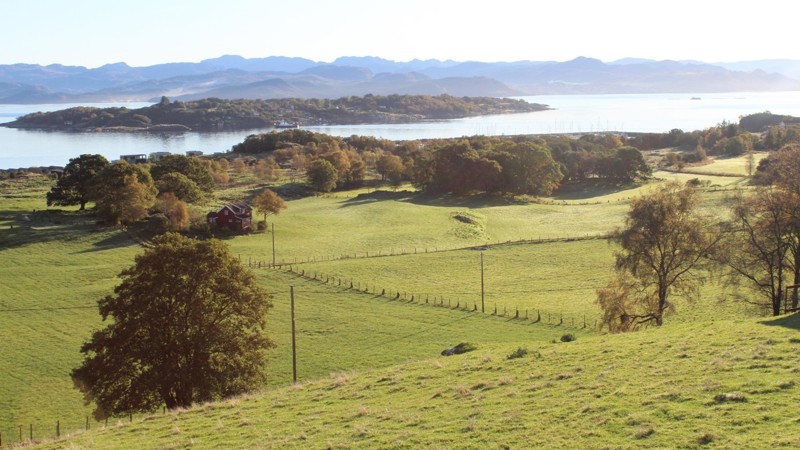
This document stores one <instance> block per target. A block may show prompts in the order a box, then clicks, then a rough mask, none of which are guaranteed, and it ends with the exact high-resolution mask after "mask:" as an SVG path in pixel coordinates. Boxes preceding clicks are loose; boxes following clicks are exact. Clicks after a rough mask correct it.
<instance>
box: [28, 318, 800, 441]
mask: <svg viewBox="0 0 800 450" xmlns="http://www.w3.org/2000/svg"><path fill="white" fill-rule="evenodd" d="M798 328H800V317H798V316H796V315H795V316H791V317H784V318H780V319H772V320H755V319H748V320H739V321H724V322H717V323H714V324H682V325H675V326H671V327H664V328H662V329H651V330H648V331H645V332H639V333H632V334H629V335H614V336H604V337H592V338H589V337H585V338H579V339H578V340H577V341H574V342H569V343H561V342H559V343H542V342H531V341H527V342H520V343H518V344H492V345H486V346H481V348H480V349H479V350H478V351H475V352H473V353H468V354H465V355H459V356H453V357H441V356H439V357H433V358H430V359H426V360H423V361H419V362H414V363H409V364H404V365H398V366H394V367H390V368H382V369H375V370H366V371H361V372H344V373H338V374H333V375H331V376H329V377H323V378H321V379H318V380H314V381H310V382H304V383H301V384H298V385H295V386H289V387H285V388H281V389H275V390H271V391H268V392H265V393H263V394H259V395H249V396H245V397H241V398H236V399H232V400H229V401H226V402H221V403H212V404H205V405H199V406H197V407H194V408H192V409H189V410H185V411H176V412H172V413H168V414H166V415H161V414H157V415H153V416H150V417H148V418H145V419H144V420H135V421H134V422H133V423H130V424H129V423H125V422H120V423H118V424H116V425H114V426H109V427H108V428H105V429H101V430H96V431H91V432H89V433H80V434H77V435H74V436H72V437H70V438H69V439H66V440H62V441H56V442H51V443H46V444H43V445H41V446H39V447H41V448H65V447H66V448H139V447H141V445H142V443H143V442H147V446H148V447H152V448H189V447H191V448H215V447H228V448H378V447H380V448H420V447H429V448H430V447H433V448H519V447H523V448H641V447H644V448H774V447H778V448H797V447H798V446H800V427H798V426H797V424H798V421H800V415H798V412H797V408H796V405H797V402H798V401H800V386H798V384H797V383H798V382H797V378H798V371H800V364H799V363H798V358H797V353H798V351H799V350H800V335H799V334H798V332H797V331H798ZM519 345H523V346H526V347H527V349H528V350H529V352H528V354H527V355H526V356H524V357H522V358H518V359H511V360H509V359H507V355H509V354H510V353H512V352H513V351H514V350H515V349H516V348H517V347H518V346H519Z"/></svg>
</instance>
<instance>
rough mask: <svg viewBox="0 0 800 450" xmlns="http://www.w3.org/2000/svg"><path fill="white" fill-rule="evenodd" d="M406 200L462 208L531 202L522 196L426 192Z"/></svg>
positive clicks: (417, 203)
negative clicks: (435, 193)
mask: <svg viewBox="0 0 800 450" xmlns="http://www.w3.org/2000/svg"><path fill="white" fill-rule="evenodd" d="M404 201H406V202H409V203H413V204H415V205H424V206H440V207H462V208H489V207H493V206H510V205H526V204H528V203H530V202H529V201H528V200H526V199H525V198H522V197H513V196H502V195H489V194H474V195H453V194H439V195H434V194H425V193H418V194H416V195H413V196H411V197H409V198H407V199H405V200H404Z"/></svg>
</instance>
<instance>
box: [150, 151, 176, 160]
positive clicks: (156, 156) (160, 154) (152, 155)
mask: <svg viewBox="0 0 800 450" xmlns="http://www.w3.org/2000/svg"><path fill="white" fill-rule="evenodd" d="M171 154H172V153H170V152H153V153H150V160H151V161H158V160H159V159H161V158H163V157H165V156H168V155H171Z"/></svg>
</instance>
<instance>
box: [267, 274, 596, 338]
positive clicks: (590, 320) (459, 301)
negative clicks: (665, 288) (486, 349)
mask: <svg viewBox="0 0 800 450" xmlns="http://www.w3.org/2000/svg"><path fill="white" fill-rule="evenodd" d="M261 267H262V268H265V269H274V270H285V271H286V272H288V273H290V274H292V275H294V276H296V277H298V278H303V279H305V280H309V281H314V282H318V283H321V284H325V285H328V286H331V287H334V288H339V289H342V290H346V291H350V292H355V293H360V294H364V295H370V296H371V297H372V298H374V299H383V300H388V301H397V302H401V303H407V304H417V305H429V306H431V307H439V308H447V309H450V310H457V311H463V312H471V313H476V314H487V315H491V316H495V317H500V318H505V319H513V320H519V321H525V322H529V323H536V324H543V325H552V326H561V327H568V328H573V329H576V330H585V331H589V332H594V331H597V332H599V331H601V328H602V324H601V323H600V322H599V321H598V320H597V318H596V317H592V316H591V315H587V314H571V313H564V312H555V311H548V310H546V309H541V308H520V307H519V306H515V307H513V308H512V307H510V306H508V305H501V306H498V305H497V303H496V302H492V303H491V304H485V303H484V302H483V301H481V300H480V299H474V298H472V299H463V298H460V297H456V298H453V297H451V296H444V295H438V294H434V293H424V292H419V291H414V290H405V291H404V290H399V289H391V288H389V289H387V288H385V287H382V286H378V285H377V284H375V283H362V282H361V281H356V280H353V279H350V278H342V277H337V276H333V275H327V274H325V273H322V272H316V271H306V270H305V269H302V268H300V269H297V268H295V267H294V266H291V265H289V266H286V267H285V268H283V267H274V268H273V267H271V266H261Z"/></svg>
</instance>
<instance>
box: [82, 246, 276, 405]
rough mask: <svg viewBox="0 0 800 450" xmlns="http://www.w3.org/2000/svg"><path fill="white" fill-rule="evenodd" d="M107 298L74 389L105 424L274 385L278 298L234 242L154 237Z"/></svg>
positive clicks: (83, 350) (85, 347)
mask: <svg viewBox="0 0 800 450" xmlns="http://www.w3.org/2000/svg"><path fill="white" fill-rule="evenodd" d="M150 244H151V245H149V246H148V247H147V248H146V249H145V251H144V253H143V254H141V255H139V256H137V257H136V262H135V264H134V265H133V266H132V267H130V268H128V269H125V270H123V271H122V273H121V274H120V278H121V279H122V282H121V283H120V284H119V285H118V286H117V287H116V288H115V289H114V295H109V296H107V297H105V298H104V299H102V300H100V301H99V302H98V307H99V310H100V315H101V316H102V318H103V320H104V321H107V322H106V323H107V324H106V327H105V328H103V329H101V330H99V331H95V332H94V333H93V334H92V336H91V339H90V340H89V341H88V342H86V343H84V344H83V346H82V347H81V352H82V353H83V354H84V355H85V359H84V361H83V363H82V364H81V365H80V366H79V367H77V368H76V369H74V370H73V371H72V379H73V381H74V383H75V386H76V387H77V388H78V389H80V390H81V391H82V392H83V394H84V398H85V400H86V401H87V403H88V402H94V403H95V405H96V409H95V411H94V416H95V417H96V418H97V419H102V418H108V417H111V416H115V415H121V414H127V413H133V412H151V411H154V410H156V409H160V407H161V406H162V405H163V406H166V407H167V408H169V409H175V408H185V407H189V406H191V405H192V404H194V403H197V402H206V401H212V400H219V399H222V398H225V397H229V396H233V395H237V394H241V393H244V392H246V391H249V390H256V389H259V388H260V387H262V386H263V384H264V383H265V381H266V376H265V372H264V367H265V366H266V362H267V361H266V355H265V352H264V350H266V349H269V348H270V347H273V346H274V344H273V343H272V341H271V340H270V339H269V338H268V337H267V336H266V334H265V329H266V313H267V310H268V309H269V308H270V306H271V304H270V301H269V295H268V294H267V293H266V292H265V291H264V290H263V289H262V288H261V287H260V286H259V284H258V283H257V282H256V280H255V277H254V276H253V274H252V273H251V272H250V271H249V270H247V269H246V268H245V267H244V266H243V265H242V263H241V262H240V261H239V259H238V258H236V257H234V256H233V255H232V254H231V253H230V252H229V250H228V248H227V246H226V245H225V244H224V243H222V242H221V241H218V240H216V239H211V240H194V239H189V238H186V237H184V236H181V235H179V234H176V233H167V234H164V235H161V236H157V237H155V238H154V239H153V240H152V241H151V243H150Z"/></svg>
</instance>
